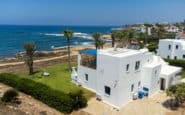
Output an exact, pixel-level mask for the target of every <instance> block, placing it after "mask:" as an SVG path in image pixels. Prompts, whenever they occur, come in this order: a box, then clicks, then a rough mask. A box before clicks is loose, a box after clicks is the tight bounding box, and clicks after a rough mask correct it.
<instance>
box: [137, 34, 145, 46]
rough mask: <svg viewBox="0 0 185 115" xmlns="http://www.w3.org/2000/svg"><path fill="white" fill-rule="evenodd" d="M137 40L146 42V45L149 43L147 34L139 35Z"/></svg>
mask: <svg viewBox="0 0 185 115" xmlns="http://www.w3.org/2000/svg"><path fill="white" fill-rule="evenodd" d="M137 38H138V40H139V41H144V43H145V44H146V43H147V38H146V33H142V32H141V33H138V36H137Z"/></svg>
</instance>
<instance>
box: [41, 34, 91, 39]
mask: <svg viewBox="0 0 185 115" xmlns="http://www.w3.org/2000/svg"><path fill="white" fill-rule="evenodd" d="M44 35H46V36H57V37H58V36H64V34H56V33H45V34H44ZM73 37H78V38H84V39H93V38H92V36H90V35H89V34H87V33H81V32H75V33H73Z"/></svg>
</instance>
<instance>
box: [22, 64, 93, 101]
mask: <svg viewBox="0 0 185 115" xmlns="http://www.w3.org/2000/svg"><path fill="white" fill-rule="evenodd" d="M73 65H75V64H73ZM67 67H68V66H67V64H62V65H55V66H50V67H48V68H46V69H45V71H46V72H49V73H50V76H48V77H44V76H42V75H41V74H42V71H39V72H36V73H35V74H34V77H33V78H31V77H30V76H28V74H27V73H23V74H20V76H21V77H26V78H29V79H32V80H34V81H36V82H40V83H43V84H45V85H48V86H49V87H51V88H53V89H56V90H59V91H63V92H65V93H69V92H74V91H77V90H83V92H84V95H85V97H86V98H87V99H90V98H91V97H93V96H95V93H93V92H91V91H89V90H86V89H84V88H82V87H79V86H76V85H75V84H73V83H72V82H71V77H70V73H69V70H68V69H67Z"/></svg>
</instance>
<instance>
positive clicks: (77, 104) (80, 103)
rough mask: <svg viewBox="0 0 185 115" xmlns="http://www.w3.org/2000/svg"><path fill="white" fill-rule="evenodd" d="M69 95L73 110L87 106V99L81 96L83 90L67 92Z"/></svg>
mask: <svg viewBox="0 0 185 115" xmlns="http://www.w3.org/2000/svg"><path fill="white" fill-rule="evenodd" d="M69 96H70V97H71V99H72V103H73V104H72V105H73V108H74V109H75V110H77V109H79V108H83V107H86V106H87V99H86V98H85V97H84V96H83V92H82V91H81V90H80V91H77V92H74V93H69Z"/></svg>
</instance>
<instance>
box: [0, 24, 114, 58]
mask: <svg viewBox="0 0 185 115" xmlns="http://www.w3.org/2000/svg"><path fill="white" fill-rule="evenodd" d="M111 28H112V27H100V26H11V25H0V58H5V57H13V56H15V54H17V53H18V52H22V51H24V50H23V44H24V43H26V42H34V43H35V44H36V45H37V50H39V51H42V50H46V51H49V50H52V49H51V46H55V47H62V46H66V45H67V42H66V39H65V38H64V36H63V35H62V32H63V31H64V30H65V29H71V30H73V31H74V32H75V34H74V37H73V38H72V40H71V45H74V46H80V45H91V44H93V41H94V40H93V38H92V37H91V36H90V35H91V34H93V33H95V32H99V33H103V34H106V33H110V32H111Z"/></svg>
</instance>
